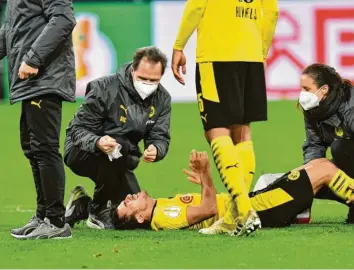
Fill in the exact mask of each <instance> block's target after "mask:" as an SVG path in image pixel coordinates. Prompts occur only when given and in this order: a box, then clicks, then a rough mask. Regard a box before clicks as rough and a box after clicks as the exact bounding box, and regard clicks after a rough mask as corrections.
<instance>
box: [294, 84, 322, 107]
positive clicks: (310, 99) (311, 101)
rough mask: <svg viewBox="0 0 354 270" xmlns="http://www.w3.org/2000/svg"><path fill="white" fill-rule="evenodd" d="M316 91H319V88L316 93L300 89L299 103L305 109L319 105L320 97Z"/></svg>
mask: <svg viewBox="0 0 354 270" xmlns="http://www.w3.org/2000/svg"><path fill="white" fill-rule="evenodd" d="M318 91H320V89H318V90H317V91H316V93H310V92H308V91H305V90H301V93H300V97H299V103H300V105H301V106H302V108H304V110H305V111H308V110H311V109H313V108H316V107H318V106H319V105H320V99H319V98H318V96H316V94H317V92H318Z"/></svg>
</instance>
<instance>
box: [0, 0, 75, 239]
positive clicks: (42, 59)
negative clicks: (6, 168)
mask: <svg viewBox="0 0 354 270" xmlns="http://www.w3.org/2000/svg"><path fill="white" fill-rule="evenodd" d="M5 18H6V20H5V24H4V25H3V27H2V28H1V32H0V59H2V58H4V57H5V56H7V60H8V67H9V85H10V102H11V104H14V103H16V102H22V112H21V120H20V136H21V146H22V149H23V151H24V154H25V156H26V157H27V158H28V159H29V161H30V164H31V167H32V172H33V177H34V181H35V187H36V191H37V211H36V215H35V216H34V217H33V218H32V219H31V220H30V221H29V222H28V223H27V224H26V225H25V226H24V227H22V228H19V229H13V230H12V231H11V235H12V236H14V237H16V238H21V239H50V238H69V237H71V229H70V226H69V225H68V224H65V219H64V214H65V207H64V188H65V173H64V165H63V161H62V156H61V154H60V153H59V136H60V128H61V118H62V101H69V102H74V101H75V83H76V81H75V57H74V51H73V43H72V37H71V33H72V31H73V29H74V27H75V25H76V21H75V17H74V11H73V6H72V1H71V0H56V1H53V0H26V1H25V0H10V1H8V2H7V6H6V13H5Z"/></svg>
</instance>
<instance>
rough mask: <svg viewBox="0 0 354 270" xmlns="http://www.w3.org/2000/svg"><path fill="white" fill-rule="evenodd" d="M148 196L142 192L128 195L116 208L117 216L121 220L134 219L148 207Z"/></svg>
mask: <svg viewBox="0 0 354 270" xmlns="http://www.w3.org/2000/svg"><path fill="white" fill-rule="evenodd" d="M149 197H150V196H149V194H148V193H147V192H146V191H145V190H143V191H141V192H139V193H137V194H133V195H131V194H129V195H127V197H126V198H125V200H124V201H122V202H121V203H120V204H119V206H118V216H119V218H120V219H122V220H128V221H129V220H132V219H136V218H137V216H139V215H140V214H141V213H144V211H145V210H146V209H147V207H148V198H149Z"/></svg>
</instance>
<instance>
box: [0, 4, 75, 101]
mask: <svg viewBox="0 0 354 270" xmlns="http://www.w3.org/2000/svg"><path fill="white" fill-rule="evenodd" d="M5 17H6V20H5V24H4V25H3V26H2V28H1V31H0V59H2V58H4V57H5V56H6V55H7V59H8V68H9V83H10V102H11V104H13V103H15V102H17V101H21V100H24V99H30V98H34V97H37V96H40V95H45V94H57V95H59V96H61V97H62V98H63V99H64V100H67V101H74V100H75V84H76V78H75V56H74V50H73V43H72V37H71V33H72V31H73V29H74V27H75V25H76V21H75V17H74V11H73V6H72V1H71V0H55V1H54V0H9V1H7V5H6V13H5ZM22 61H25V62H26V64H27V65H29V66H31V67H33V68H38V69H39V72H38V75H37V76H35V77H32V78H29V79H25V80H21V79H20V78H19V77H18V71H19V68H20V66H21V63H22Z"/></svg>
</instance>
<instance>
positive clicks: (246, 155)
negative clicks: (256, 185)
mask: <svg viewBox="0 0 354 270" xmlns="http://www.w3.org/2000/svg"><path fill="white" fill-rule="evenodd" d="M235 150H236V152H237V153H238V154H239V156H240V158H241V162H242V166H243V172H244V176H245V183H246V190H247V191H250V188H251V185H252V181H253V176H254V172H255V170H256V157H255V154H254V150H253V142H252V141H246V142H241V143H238V144H237V145H236V146H235Z"/></svg>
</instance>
